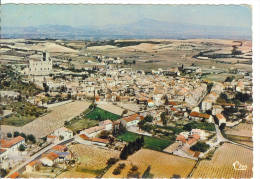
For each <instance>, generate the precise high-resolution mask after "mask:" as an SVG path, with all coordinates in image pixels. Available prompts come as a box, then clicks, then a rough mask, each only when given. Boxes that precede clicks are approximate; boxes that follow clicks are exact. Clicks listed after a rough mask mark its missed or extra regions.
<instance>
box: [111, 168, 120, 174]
mask: <svg viewBox="0 0 260 179" xmlns="http://www.w3.org/2000/svg"><path fill="white" fill-rule="evenodd" d="M120 173H121V170H120V169H119V168H115V169H114V171H113V174H114V175H119V174H120Z"/></svg>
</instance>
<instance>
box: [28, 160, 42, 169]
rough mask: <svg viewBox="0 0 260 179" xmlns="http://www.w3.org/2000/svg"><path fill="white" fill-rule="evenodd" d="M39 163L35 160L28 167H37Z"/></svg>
mask: <svg viewBox="0 0 260 179" xmlns="http://www.w3.org/2000/svg"><path fill="white" fill-rule="evenodd" d="M38 163H39V161H38V160H34V161H32V162H30V163H29V164H28V165H29V166H31V167H32V166H34V165H36V164H38Z"/></svg>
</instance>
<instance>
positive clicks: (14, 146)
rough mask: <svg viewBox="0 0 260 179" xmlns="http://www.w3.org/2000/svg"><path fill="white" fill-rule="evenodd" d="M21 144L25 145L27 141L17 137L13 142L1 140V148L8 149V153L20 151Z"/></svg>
mask: <svg viewBox="0 0 260 179" xmlns="http://www.w3.org/2000/svg"><path fill="white" fill-rule="evenodd" d="M21 144H25V139H24V138H23V137H21V136H17V137H15V138H13V139H11V140H3V139H2V140H1V148H3V149H7V150H8V152H12V151H15V150H18V148H19V146H20V145H21Z"/></svg>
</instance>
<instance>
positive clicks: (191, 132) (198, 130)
mask: <svg viewBox="0 0 260 179" xmlns="http://www.w3.org/2000/svg"><path fill="white" fill-rule="evenodd" d="M193 134H197V135H199V136H200V138H201V139H206V133H205V131H204V130H201V129H192V130H191V131H190V135H193Z"/></svg>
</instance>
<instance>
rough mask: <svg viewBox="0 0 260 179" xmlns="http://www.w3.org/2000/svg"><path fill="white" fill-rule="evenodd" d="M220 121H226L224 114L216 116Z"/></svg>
mask: <svg viewBox="0 0 260 179" xmlns="http://www.w3.org/2000/svg"><path fill="white" fill-rule="evenodd" d="M216 117H217V119H218V120H225V119H226V118H225V117H224V116H223V115H222V114H216Z"/></svg>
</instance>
